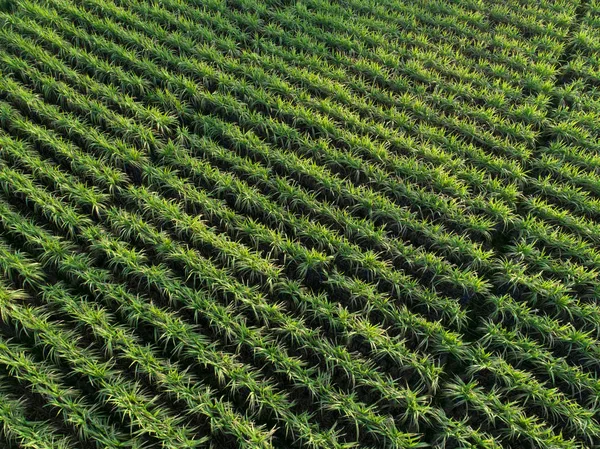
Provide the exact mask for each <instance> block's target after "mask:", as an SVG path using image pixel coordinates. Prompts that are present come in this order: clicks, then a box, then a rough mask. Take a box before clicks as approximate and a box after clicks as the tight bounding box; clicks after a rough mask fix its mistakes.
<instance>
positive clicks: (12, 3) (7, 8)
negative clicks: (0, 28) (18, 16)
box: [0, 0, 17, 12]
mask: <svg viewBox="0 0 600 449" xmlns="http://www.w3.org/2000/svg"><path fill="white" fill-rule="evenodd" d="M15 9H17V1H16V0H0V11H2V12H13V11H14V10H15Z"/></svg>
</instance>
